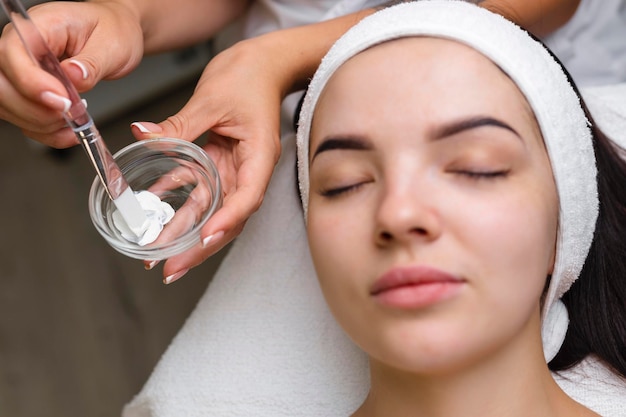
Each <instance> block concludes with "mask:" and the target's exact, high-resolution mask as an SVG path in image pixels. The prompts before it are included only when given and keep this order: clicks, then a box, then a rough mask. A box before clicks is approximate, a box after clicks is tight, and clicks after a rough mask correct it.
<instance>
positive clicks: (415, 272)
mask: <svg viewBox="0 0 626 417" xmlns="http://www.w3.org/2000/svg"><path fill="white" fill-rule="evenodd" d="M464 285H465V280H463V279H462V278H460V277H458V276H455V275H452V274H449V273H447V272H444V271H441V270H439V269H436V268H432V267H427V266H413V267H399V268H392V269H390V270H389V271H387V272H386V273H385V274H383V275H382V276H381V277H380V278H379V279H378V280H377V281H376V282H374V284H373V285H372V286H371V288H370V295H371V296H372V297H373V298H374V299H375V300H376V301H377V302H378V303H380V304H382V305H384V306H387V307H392V308H398V309H420V308H425V307H428V306H432V305H434V304H437V303H440V302H443V301H446V300H449V299H451V298H453V297H454V296H456V295H457V294H458V293H459V292H460V291H461V289H462V288H463V287H464Z"/></svg>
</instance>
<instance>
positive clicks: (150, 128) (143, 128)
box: [130, 122, 163, 134]
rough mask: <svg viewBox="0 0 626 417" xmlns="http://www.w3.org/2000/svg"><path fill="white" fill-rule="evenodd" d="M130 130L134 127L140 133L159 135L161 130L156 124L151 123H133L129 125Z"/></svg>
mask: <svg viewBox="0 0 626 417" xmlns="http://www.w3.org/2000/svg"><path fill="white" fill-rule="evenodd" d="M130 126H131V128H132V127H135V128H137V130H139V132H141V133H144V134H145V133H152V134H154V133H161V132H162V131H163V129H161V127H160V126H159V125H157V124H156V123H152V122H133V123H131V124H130Z"/></svg>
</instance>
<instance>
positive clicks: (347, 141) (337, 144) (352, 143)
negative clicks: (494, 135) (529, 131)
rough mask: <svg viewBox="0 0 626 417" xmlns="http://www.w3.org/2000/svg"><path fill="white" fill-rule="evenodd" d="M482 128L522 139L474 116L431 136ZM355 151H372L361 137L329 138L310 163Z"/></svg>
mask: <svg viewBox="0 0 626 417" xmlns="http://www.w3.org/2000/svg"><path fill="white" fill-rule="evenodd" d="M483 126H492V127H498V128H502V129H506V130H508V131H509V132H511V133H513V134H514V135H515V136H517V137H518V138H520V139H521V138H522V137H521V136H520V134H519V133H517V131H516V130H515V129H513V128H512V127H511V126H509V125H508V124H506V123H505V122H503V121H501V120H498V119H495V118H493V117H484V116H476V117H471V118H469V119H463V120H459V121H456V122H452V123H450V124H447V125H445V126H443V127H441V128H439V129H437V130H436V131H435V133H434V135H433V137H434V139H436V140H437V139H444V138H446V137H449V136H452V135H455V134H458V133H461V132H464V131H466V130H471V129H477V128H479V127H483ZM337 149H339V150H356V151H367V150H371V149H372V145H371V144H370V143H369V142H368V141H367V140H365V139H364V138H362V137H361V136H351V135H345V136H336V137H335V136H331V137H328V138H326V139H324V140H323V141H322V143H320V145H319V146H318V147H317V149H315V152H314V153H313V156H312V158H311V162H312V161H313V160H314V159H315V157H316V156H317V155H319V154H320V153H322V152H326V151H331V150H337Z"/></svg>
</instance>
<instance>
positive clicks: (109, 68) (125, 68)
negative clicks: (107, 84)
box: [61, 50, 141, 93]
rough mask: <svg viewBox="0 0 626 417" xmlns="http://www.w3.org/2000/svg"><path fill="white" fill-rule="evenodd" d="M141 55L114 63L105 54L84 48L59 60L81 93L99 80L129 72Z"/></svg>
mask: <svg viewBox="0 0 626 417" xmlns="http://www.w3.org/2000/svg"><path fill="white" fill-rule="evenodd" d="M140 59H141V57H140V56H138V57H135V56H133V57H130V58H129V59H127V60H125V63H124V64H123V65H121V66H120V65H116V64H115V63H114V61H113V60H112V59H109V57H107V56H106V54H102V53H98V54H90V53H89V51H88V50H84V51H83V52H81V53H80V54H78V55H76V56H73V57H71V58H68V59H65V60H64V61H63V62H61V67H62V68H63V71H64V72H65V74H66V75H67V77H68V78H69V79H70V81H71V82H72V84H74V86H75V87H76V89H77V90H78V92H80V93H83V92H85V91H89V90H91V89H92V88H93V87H94V86H95V85H96V84H97V83H98V82H99V81H100V80H102V79H104V78H106V79H116V78H121V77H123V76H125V75H127V74H128V73H129V72H131V71H132V70H133V69H134V68H135V67H136V66H137V65H138V64H139V62H140Z"/></svg>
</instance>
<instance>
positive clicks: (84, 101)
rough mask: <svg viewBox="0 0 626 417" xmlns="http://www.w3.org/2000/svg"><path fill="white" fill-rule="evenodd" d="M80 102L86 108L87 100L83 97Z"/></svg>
mask: <svg viewBox="0 0 626 417" xmlns="http://www.w3.org/2000/svg"><path fill="white" fill-rule="evenodd" d="M80 101H81V103H83V106H85V108H87V100H85V99H84V98H81V99H80Z"/></svg>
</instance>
